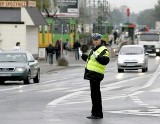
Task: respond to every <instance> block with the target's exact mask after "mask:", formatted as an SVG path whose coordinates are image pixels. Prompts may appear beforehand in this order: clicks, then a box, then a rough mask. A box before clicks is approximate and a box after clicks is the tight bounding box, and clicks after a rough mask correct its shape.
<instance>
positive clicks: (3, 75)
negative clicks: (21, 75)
mask: <svg viewBox="0 0 160 124" xmlns="http://www.w3.org/2000/svg"><path fill="white" fill-rule="evenodd" d="M0 76H1V77H7V76H11V74H0Z"/></svg>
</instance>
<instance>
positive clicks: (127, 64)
mask: <svg viewBox="0 0 160 124" xmlns="http://www.w3.org/2000/svg"><path fill="white" fill-rule="evenodd" d="M127 66H135V64H127Z"/></svg>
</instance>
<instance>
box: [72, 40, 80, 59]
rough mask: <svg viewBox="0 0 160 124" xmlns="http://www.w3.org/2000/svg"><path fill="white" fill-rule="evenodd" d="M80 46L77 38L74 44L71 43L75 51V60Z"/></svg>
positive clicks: (77, 57)
mask: <svg viewBox="0 0 160 124" xmlns="http://www.w3.org/2000/svg"><path fill="white" fill-rule="evenodd" d="M80 47H81V44H80V43H79V41H78V40H77V41H76V42H75V43H74V45H73V48H74V52H75V59H76V60H79V53H78V50H79V48H80Z"/></svg>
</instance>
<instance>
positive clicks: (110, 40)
mask: <svg viewBox="0 0 160 124" xmlns="http://www.w3.org/2000/svg"><path fill="white" fill-rule="evenodd" d="M113 40H114V37H113V35H112V33H109V45H110V46H112V42H113Z"/></svg>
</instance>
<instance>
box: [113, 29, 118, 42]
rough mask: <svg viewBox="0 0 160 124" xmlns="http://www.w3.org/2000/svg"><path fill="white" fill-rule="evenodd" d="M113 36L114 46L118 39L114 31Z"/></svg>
mask: <svg viewBox="0 0 160 124" xmlns="http://www.w3.org/2000/svg"><path fill="white" fill-rule="evenodd" d="M113 36H114V44H115V43H116V40H117V38H118V32H117V31H116V30H115V31H114V32H113Z"/></svg>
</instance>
